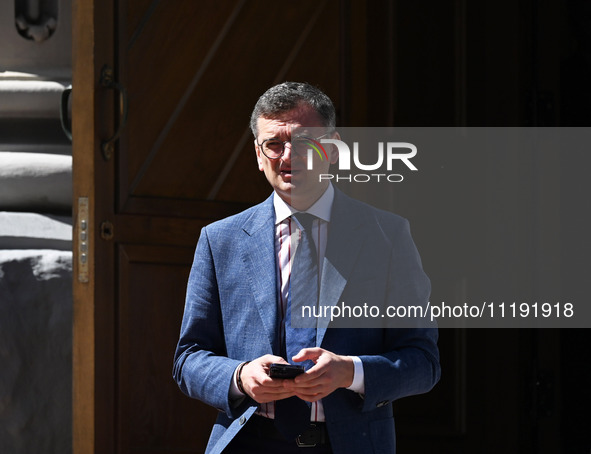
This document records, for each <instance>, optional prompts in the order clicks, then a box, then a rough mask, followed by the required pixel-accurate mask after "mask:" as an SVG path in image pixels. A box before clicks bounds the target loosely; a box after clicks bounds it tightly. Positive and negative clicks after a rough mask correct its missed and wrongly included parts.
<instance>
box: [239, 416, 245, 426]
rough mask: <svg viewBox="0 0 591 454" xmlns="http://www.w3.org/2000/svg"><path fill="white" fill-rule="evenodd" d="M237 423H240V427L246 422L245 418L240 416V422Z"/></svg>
mask: <svg viewBox="0 0 591 454" xmlns="http://www.w3.org/2000/svg"><path fill="white" fill-rule="evenodd" d="M239 422H240V425H241V426H243V425H244V423H245V422H246V416H244V415H242V416H241V417H240V421H239Z"/></svg>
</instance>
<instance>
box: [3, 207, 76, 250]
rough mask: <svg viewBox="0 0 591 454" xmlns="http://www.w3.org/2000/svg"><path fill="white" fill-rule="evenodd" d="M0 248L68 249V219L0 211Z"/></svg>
mask: <svg viewBox="0 0 591 454" xmlns="http://www.w3.org/2000/svg"><path fill="white" fill-rule="evenodd" d="M0 249H58V250H61V251H71V250H72V218H70V217H66V216H48V215H42V214H37V213H10V212H0Z"/></svg>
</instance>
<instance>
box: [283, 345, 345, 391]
mask: <svg viewBox="0 0 591 454" xmlns="http://www.w3.org/2000/svg"><path fill="white" fill-rule="evenodd" d="M292 359H293V360H294V361H295V362H301V361H305V360H307V359H310V360H312V361H314V363H315V364H314V366H312V367H311V368H310V369H309V370H308V371H306V372H305V373H303V374H301V375H298V376H297V377H296V378H294V379H293V380H283V386H284V387H285V389H286V390H289V391H292V392H293V394H294V395H296V396H298V397H299V398H300V399H302V400H305V401H308V402H315V401H317V400H320V399H322V398H323V397H326V396H328V395H329V394H330V393H332V392H333V391H334V390H336V389H338V388H347V387H349V386H351V384H352V383H353V375H354V373H355V366H354V364H353V360H352V359H351V358H349V357H348V356H341V355H336V354H334V353H332V352H329V351H328V350H324V349H322V348H318V347H315V348H304V349H302V350H301V351H300V352H299V353H298V354H297V355H296V356H294V357H293V358H292Z"/></svg>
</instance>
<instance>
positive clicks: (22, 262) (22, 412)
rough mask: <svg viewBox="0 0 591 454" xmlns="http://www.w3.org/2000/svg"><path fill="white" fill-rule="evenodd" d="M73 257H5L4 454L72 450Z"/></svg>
mask: <svg viewBox="0 0 591 454" xmlns="http://www.w3.org/2000/svg"><path fill="white" fill-rule="evenodd" d="M71 286H72V253H71V252H68V251H52V250H20V251H3V250H0V365H1V366H0V453H10V454H21V453H22V454H25V453H27V454H29V453H56V454H57V453H59V454H67V453H70V452H71V451H72V444H71V434H72V432H71V423H72V411H71V404H72V399H71V392H72V379H71V376H72V366H71V359H72V291H71Z"/></svg>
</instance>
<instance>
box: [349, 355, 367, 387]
mask: <svg viewBox="0 0 591 454" xmlns="http://www.w3.org/2000/svg"><path fill="white" fill-rule="evenodd" d="M350 358H351V359H352V360H353V365H354V366H355V371H354V372H353V383H351V386H349V387H348V388H347V389H349V390H351V391H355V392H356V393H359V394H365V374H364V372H363V363H362V362H361V358H359V356H350Z"/></svg>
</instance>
